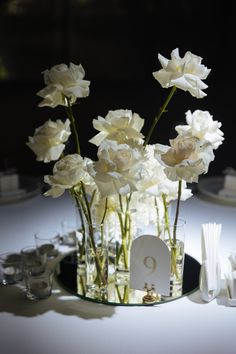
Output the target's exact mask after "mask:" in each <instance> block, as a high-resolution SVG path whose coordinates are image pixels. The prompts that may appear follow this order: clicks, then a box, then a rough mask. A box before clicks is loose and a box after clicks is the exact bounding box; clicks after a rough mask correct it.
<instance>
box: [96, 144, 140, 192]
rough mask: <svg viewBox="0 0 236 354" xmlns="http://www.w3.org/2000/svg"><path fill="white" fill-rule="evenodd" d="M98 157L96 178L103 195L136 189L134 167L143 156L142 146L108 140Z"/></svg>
mask: <svg viewBox="0 0 236 354" xmlns="http://www.w3.org/2000/svg"><path fill="white" fill-rule="evenodd" d="M98 157H99V160H98V161H96V162H95V163H94V171H95V173H94V180H95V182H96V184H97V185H98V188H99V191H100V193H101V195H102V197H106V196H109V195H113V194H117V193H120V194H128V193H130V192H132V191H134V190H136V185H135V184H136V182H137V181H136V179H135V176H134V174H133V168H134V166H135V165H136V164H137V163H139V162H140V159H142V157H143V150H142V147H140V148H138V147H134V148H132V147H131V146H130V145H127V144H118V143H117V142H116V141H109V140H107V141H105V142H104V143H103V144H102V145H101V146H100V148H99V151H98Z"/></svg>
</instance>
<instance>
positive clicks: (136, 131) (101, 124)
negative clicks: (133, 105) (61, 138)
mask: <svg viewBox="0 0 236 354" xmlns="http://www.w3.org/2000/svg"><path fill="white" fill-rule="evenodd" d="M143 124H144V119H142V118H141V117H140V116H139V115H138V114H137V113H132V111H130V110H128V109H126V110H124V109H117V110H115V111H109V112H108V114H107V115H106V117H105V118H103V117H100V116H99V117H98V119H94V120H93V126H94V128H95V129H96V130H98V131H99V132H100V133H98V134H97V135H95V136H94V137H93V138H92V139H91V140H89V141H90V142H91V143H92V144H95V145H97V146H99V145H100V144H101V143H102V142H103V141H104V140H105V139H107V140H115V141H117V142H118V143H119V144H123V143H127V141H129V140H130V139H132V140H136V141H139V142H140V143H143V140H142V139H143V137H144V136H143V134H141V133H140V131H141V129H142V127H143Z"/></svg>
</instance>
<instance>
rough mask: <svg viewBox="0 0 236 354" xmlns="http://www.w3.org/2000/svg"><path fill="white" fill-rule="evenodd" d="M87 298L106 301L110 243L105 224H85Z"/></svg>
mask: <svg viewBox="0 0 236 354" xmlns="http://www.w3.org/2000/svg"><path fill="white" fill-rule="evenodd" d="M85 264H86V271H85V278H86V296H88V297H91V298H96V299H100V300H103V301H105V300H106V297H107V285H108V243H107V233H106V227H105V226H104V225H103V224H99V223H94V224H89V223H85Z"/></svg>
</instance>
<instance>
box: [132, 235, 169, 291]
mask: <svg viewBox="0 0 236 354" xmlns="http://www.w3.org/2000/svg"><path fill="white" fill-rule="evenodd" d="M145 284H147V285H148V286H149V287H150V286H152V285H154V287H155V291H156V292H157V293H158V294H162V295H167V296H168V295H169V292H170V251H169V249H168V247H167V245H166V244H165V242H164V241H162V240H161V239H159V238H158V237H157V236H151V235H143V236H140V237H138V238H137V239H135V240H134V241H133V243H132V247H131V255H130V287H131V288H133V289H138V290H144V287H145Z"/></svg>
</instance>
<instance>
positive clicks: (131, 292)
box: [56, 252, 200, 306]
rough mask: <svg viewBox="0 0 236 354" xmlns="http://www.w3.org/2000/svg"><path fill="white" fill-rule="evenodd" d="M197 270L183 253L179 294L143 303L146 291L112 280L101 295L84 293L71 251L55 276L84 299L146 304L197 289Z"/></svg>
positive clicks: (196, 265) (184, 294) (195, 261)
mask: <svg viewBox="0 0 236 354" xmlns="http://www.w3.org/2000/svg"><path fill="white" fill-rule="evenodd" d="M199 272H200V264H199V262H198V261H197V260H196V259H194V258H193V257H191V256H189V255H188V254H186V255H185V264H184V280H183V290H182V293H181V294H180V293H179V294H174V295H173V296H171V295H170V296H168V297H163V296H157V297H156V298H155V301H150V302H149V303H148V302H147V303H145V302H144V300H143V298H144V297H145V296H146V295H147V294H148V292H147V290H146V291H140V290H135V289H131V288H130V286H129V284H124V285H122V284H116V283H115V282H114V281H112V280H111V281H110V282H109V285H108V291H107V293H106V294H104V295H103V296H102V295H100V296H92V295H91V294H88V293H86V287H85V275H84V273H83V271H81V269H79V267H78V264H77V257H76V253H75V252H72V253H70V254H68V255H66V256H65V257H64V258H63V259H61V260H60V262H59V264H58V267H57V271H56V278H57V280H58V281H59V283H60V284H61V285H62V287H64V288H65V289H66V290H67V291H69V292H70V293H72V294H73V295H77V296H78V297H81V298H83V299H85V300H89V301H94V302H99V303H104V304H108V305H126V306H128V305H130V306H132V305H148V304H152V305H153V304H161V303H165V302H168V301H173V300H176V299H179V298H181V297H182V296H186V295H188V294H190V293H192V292H193V291H195V290H197V289H198V284H199Z"/></svg>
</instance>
